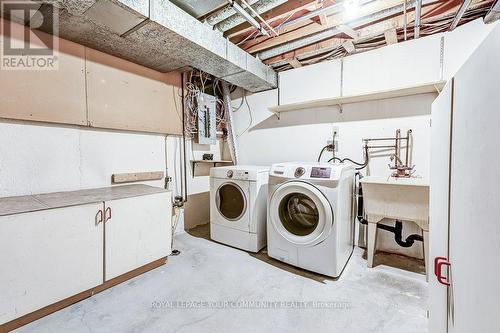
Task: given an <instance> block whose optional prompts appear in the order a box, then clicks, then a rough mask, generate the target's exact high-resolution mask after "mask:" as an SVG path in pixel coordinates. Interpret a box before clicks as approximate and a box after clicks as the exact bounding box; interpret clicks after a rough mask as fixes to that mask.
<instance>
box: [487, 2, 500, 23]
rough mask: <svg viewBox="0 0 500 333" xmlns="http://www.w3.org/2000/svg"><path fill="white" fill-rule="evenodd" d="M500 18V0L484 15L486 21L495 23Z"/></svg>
mask: <svg viewBox="0 0 500 333" xmlns="http://www.w3.org/2000/svg"><path fill="white" fill-rule="evenodd" d="M498 19H500V1H497V2H496V3H495V4H494V5H493V7H491V9H490V11H489V12H488V14H486V16H485V17H484V23H493V22H495V21H496V20H498Z"/></svg>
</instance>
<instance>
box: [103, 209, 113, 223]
mask: <svg viewBox="0 0 500 333" xmlns="http://www.w3.org/2000/svg"><path fill="white" fill-rule="evenodd" d="M105 212H106V214H105V215H106V221H104V222H108V221H109V220H111V216H112V215H111V207H108V208H106V211H105Z"/></svg>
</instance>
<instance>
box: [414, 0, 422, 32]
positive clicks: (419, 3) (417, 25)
mask: <svg viewBox="0 0 500 333" xmlns="http://www.w3.org/2000/svg"><path fill="white" fill-rule="evenodd" d="M421 16H422V0H417V1H416V3H415V32H414V34H413V38H414V39H417V38H419V37H420V17H421Z"/></svg>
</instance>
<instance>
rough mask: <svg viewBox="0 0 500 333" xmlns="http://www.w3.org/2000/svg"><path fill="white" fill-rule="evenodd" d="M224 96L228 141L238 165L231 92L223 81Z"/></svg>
mask: <svg viewBox="0 0 500 333" xmlns="http://www.w3.org/2000/svg"><path fill="white" fill-rule="evenodd" d="M222 94H223V95H224V96H223V98H224V108H225V110H226V115H227V120H228V124H229V128H228V135H227V141H228V143H229V148H230V149H229V150H230V152H231V159H232V160H233V163H234V165H237V164H238V149H237V147H236V133H235V132H234V121H233V107H232V105H231V90H230V89H229V85H228V84H227V82H226V81H222Z"/></svg>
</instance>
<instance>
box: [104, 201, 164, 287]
mask: <svg viewBox="0 0 500 333" xmlns="http://www.w3.org/2000/svg"><path fill="white" fill-rule="evenodd" d="M105 207H106V211H105V216H106V222H105V268H104V270H105V279H106V281H108V280H110V279H112V278H115V277H117V276H119V275H122V274H125V273H127V272H130V271H132V270H134V269H136V268H139V267H141V266H144V265H146V264H149V263H151V262H153V261H155V260H158V259H161V258H163V257H165V256H168V255H170V253H171V232H172V231H171V223H172V221H171V219H172V203H171V193H170V192H163V193H156V194H150V195H144V196H139V197H133V198H126V199H118V200H112V201H107V202H105Z"/></svg>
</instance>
